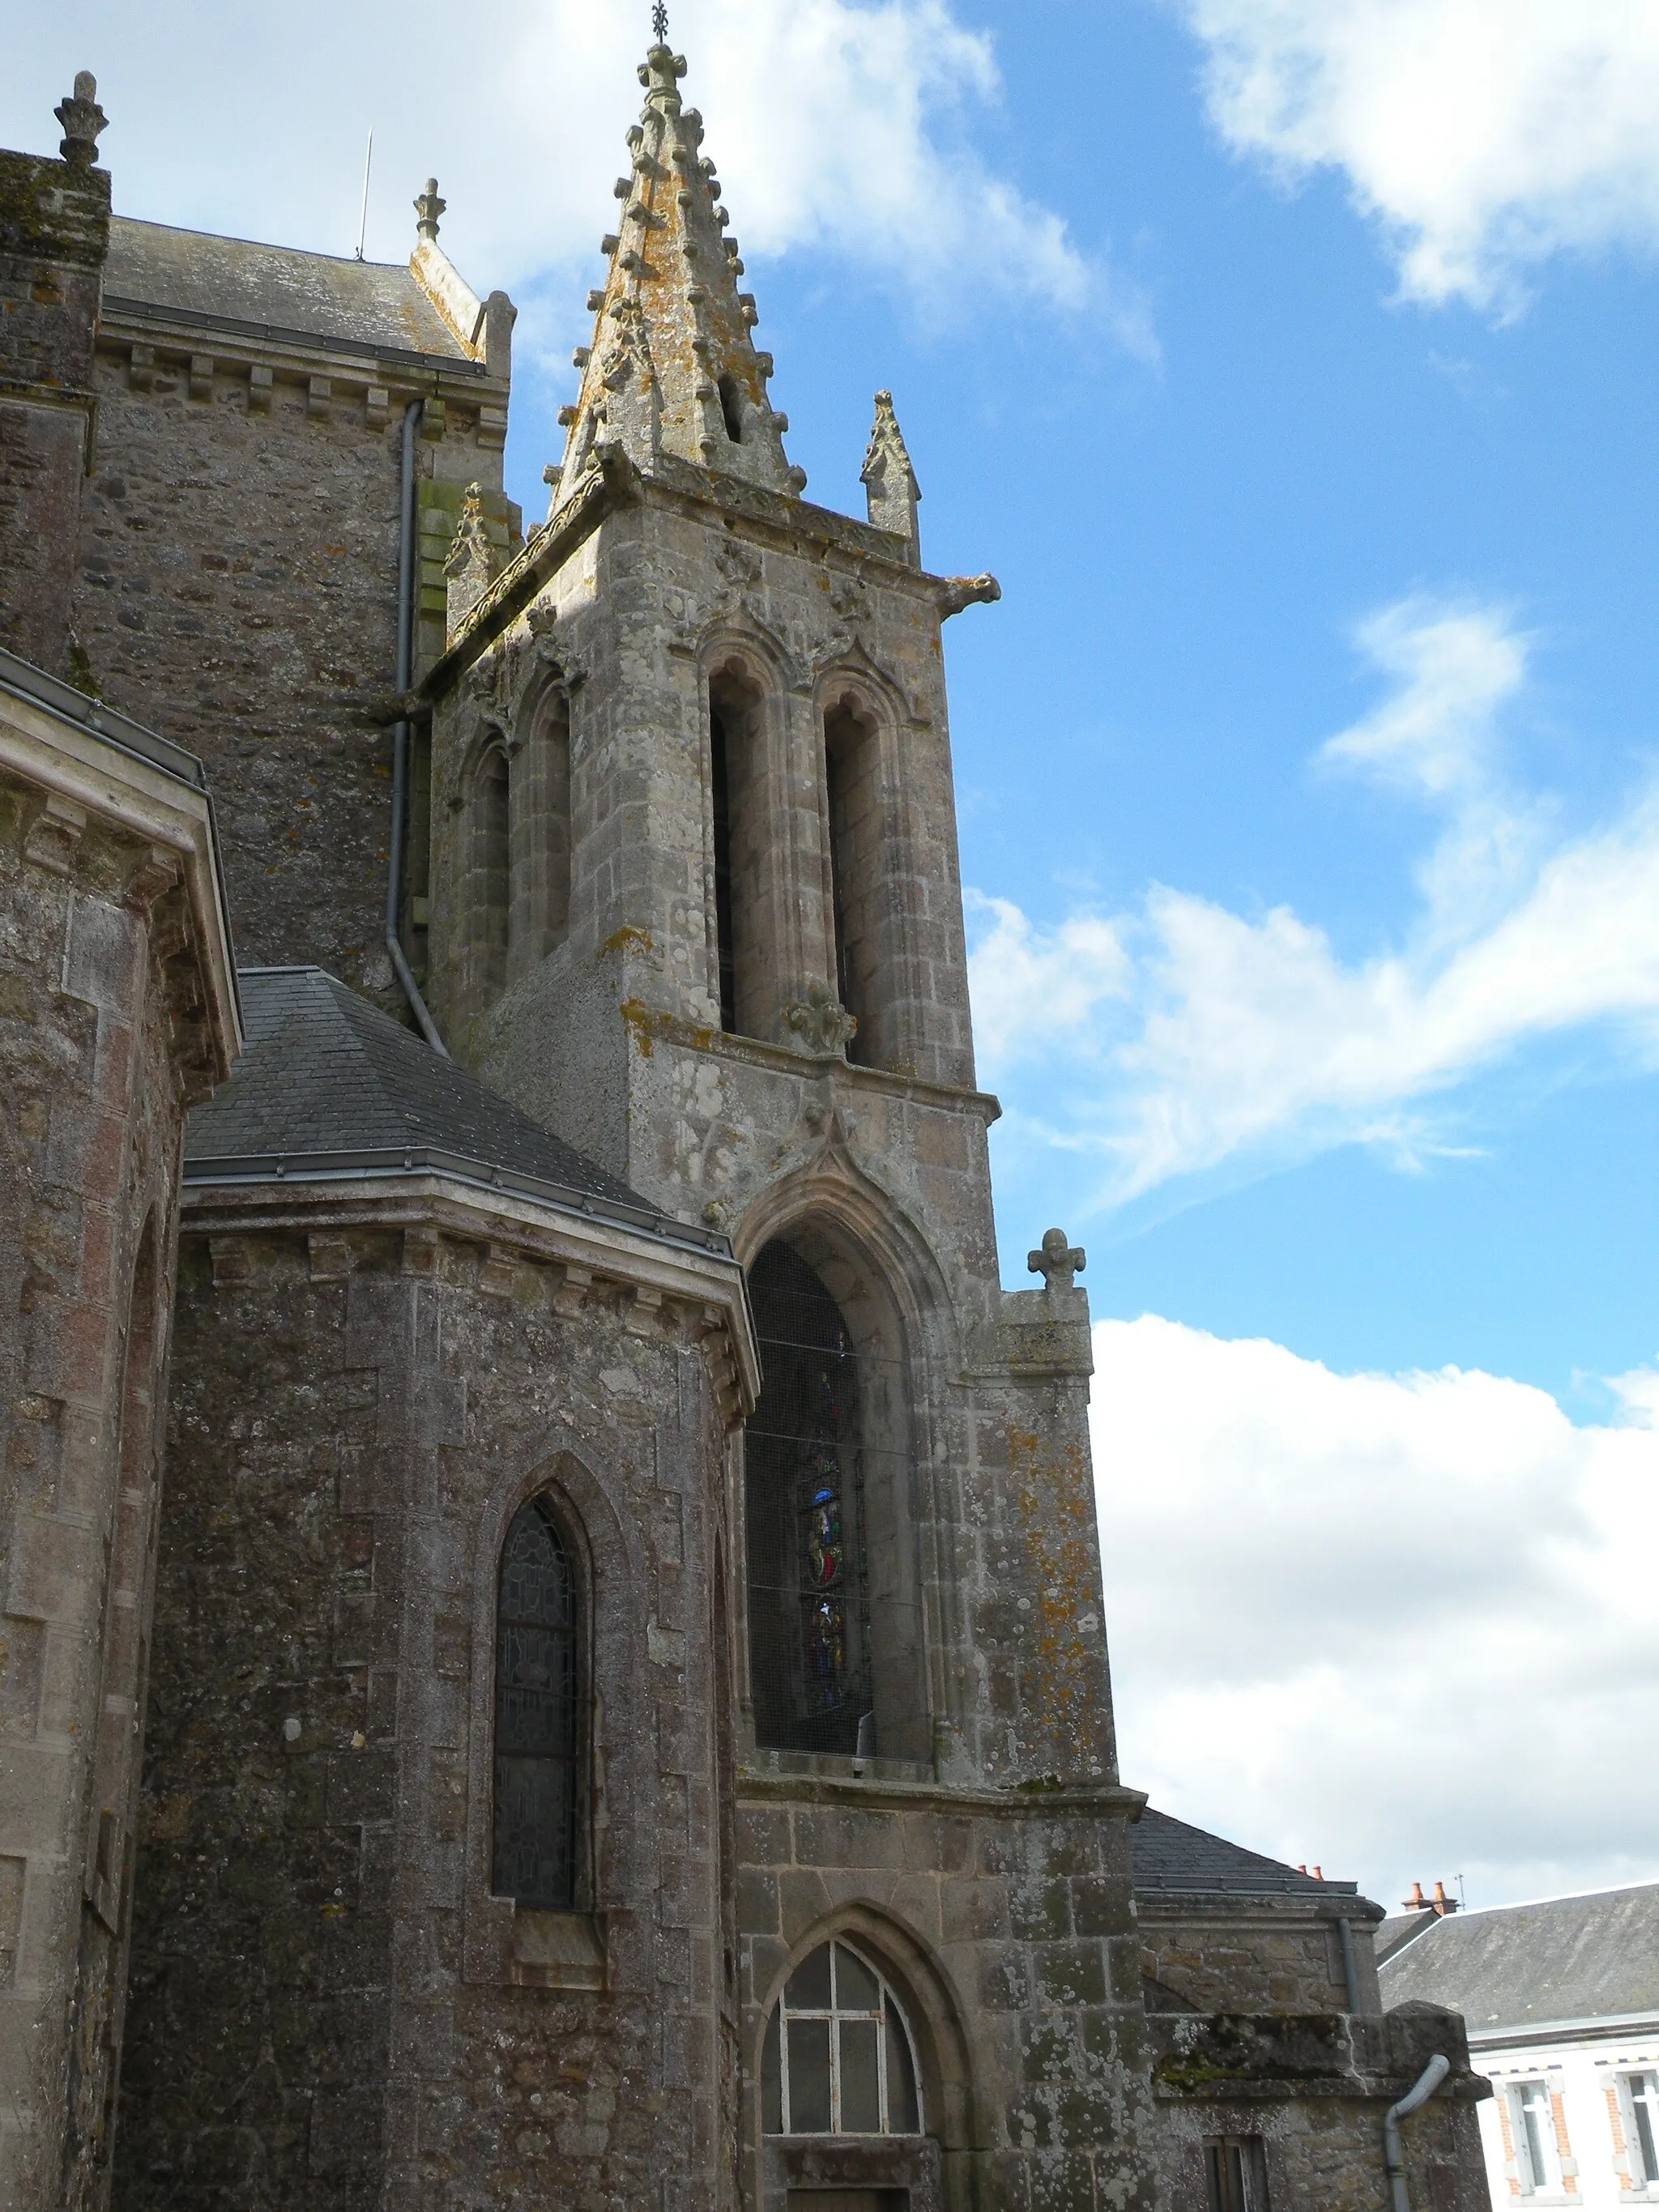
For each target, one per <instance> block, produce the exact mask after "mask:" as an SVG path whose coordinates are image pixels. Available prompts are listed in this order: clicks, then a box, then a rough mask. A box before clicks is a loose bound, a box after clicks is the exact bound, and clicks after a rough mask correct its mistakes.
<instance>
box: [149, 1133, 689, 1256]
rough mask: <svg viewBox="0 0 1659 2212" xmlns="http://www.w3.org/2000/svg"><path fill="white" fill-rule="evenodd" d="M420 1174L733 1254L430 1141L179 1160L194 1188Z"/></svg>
mask: <svg viewBox="0 0 1659 2212" xmlns="http://www.w3.org/2000/svg"><path fill="white" fill-rule="evenodd" d="M420 1175H441V1176H444V1177H445V1179H446V1180H447V1181H448V1182H460V1183H466V1184H469V1185H470V1186H471V1188H474V1189H476V1190H489V1191H495V1192H504V1193H506V1194H509V1195H511V1196H514V1197H521V1198H530V1199H534V1200H536V1202H537V1203H538V1205H541V1206H552V1207H554V1208H555V1209H556V1210H557V1211H558V1212H564V1213H580V1214H582V1215H584V1216H586V1218H588V1219H589V1220H592V1221H605V1222H609V1223H611V1225H614V1226H615V1227H617V1228H620V1229H632V1230H636V1231H639V1233H640V1234H641V1235H642V1236H646V1237H654V1238H656V1239H657V1240H658V1242H659V1243H668V1244H677V1245H679V1246H681V1247H683V1248H684V1249H685V1250H687V1251H691V1252H699V1253H703V1254H707V1255H713V1256H714V1258H715V1259H720V1260H730V1259H731V1258H732V1241H731V1239H730V1238H729V1237H722V1236H720V1234H719V1233H718V1232H717V1231H714V1230H704V1229H697V1228H694V1227H692V1226H691V1225H690V1224H688V1223H686V1222H684V1221H677V1220H675V1219H674V1218H673V1217H672V1215H671V1214H666V1213H658V1212H655V1211H653V1209H652V1208H651V1207H649V1206H628V1205H624V1204H623V1203H622V1202H621V1201H620V1200H616V1199H611V1198H605V1197H604V1196H600V1195H597V1194H594V1193H593V1192H592V1191H582V1190H573V1189H571V1188H569V1186H568V1184H565V1183H559V1182H549V1181H547V1180H546V1179H545V1178H544V1177H543V1176H532V1175H522V1174H520V1173H519V1172H518V1171H517V1170H514V1169H512V1168H503V1167H499V1166H496V1165H495V1164H493V1163H492V1162H490V1161H488V1160H478V1159H472V1158H468V1157H467V1156H465V1154H463V1153H459V1152H445V1151H443V1150H441V1148H440V1147H438V1146H434V1145H410V1146H404V1148H403V1149H402V1150H401V1151H400V1150H398V1148H397V1147H395V1146H386V1147H383V1148H381V1149H380V1150H378V1151H375V1150H369V1151H358V1152H270V1153H264V1154H259V1153H243V1154H240V1155H235V1156H232V1157H229V1158H223V1159H214V1158H206V1157H197V1158H190V1159H187V1160H186V1161H185V1169H184V1178H183V1180H184V1182H185V1187H186V1188H189V1189H198V1188H228V1187H234V1186H237V1185H246V1184H250V1183H272V1182H286V1183H329V1182H380V1181H383V1180H385V1179H386V1178H387V1177H391V1176H420Z"/></svg>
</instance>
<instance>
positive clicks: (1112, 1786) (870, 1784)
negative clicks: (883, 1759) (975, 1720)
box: [737, 1767, 1146, 1820]
mask: <svg viewBox="0 0 1659 2212" xmlns="http://www.w3.org/2000/svg"><path fill="white" fill-rule="evenodd" d="M737 1793H738V1803H739V1804H740V1805H753V1806H757V1807H759V1806H778V1805H837V1806H842V1807H845V1808H848V1809H850V1810H853V1811H856V1812H863V1813H951V1814H957V1816H958V1817H962V1816H964V1815H966V1816H971V1817H973V1818H976V1819H982V1818H985V1817H987V1816H989V1817H993V1818H996V1819H999V1820H1060V1819H1063V1820H1136V1819H1138V1818H1139V1814H1140V1813H1141V1810H1142V1808H1144V1807H1145V1805H1146V1791H1145V1790H1126V1789H1124V1788H1123V1787H1122V1785H1121V1784H1118V1783H1105V1782H1103V1783H1088V1784H1080V1785H1079V1786H1078V1787H1076V1788H1070V1787H1067V1786H1066V1785H1064V1784H1061V1785H1060V1786H1058V1787H1049V1786H1046V1785H1045V1786H1044V1787H1042V1788H1040V1789H1021V1788H1020V1787H1019V1786H1018V1784H1016V1785H1015V1787H1014V1788H1012V1790H982V1789H963V1788H961V1787H959V1786H957V1785H955V1784H951V1783H947V1782H896V1781H890V1780H887V1781H884V1780H878V1779H877V1778H874V1777H873V1776H858V1777H854V1776H852V1775H838V1774H763V1773H758V1772H757V1771H755V1769H754V1768H752V1767H744V1768H742V1769H740V1770H739V1771H738V1777H737Z"/></svg>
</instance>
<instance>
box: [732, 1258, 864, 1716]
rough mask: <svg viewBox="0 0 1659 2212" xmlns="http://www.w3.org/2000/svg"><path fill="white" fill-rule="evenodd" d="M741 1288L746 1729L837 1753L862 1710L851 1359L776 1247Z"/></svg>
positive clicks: (860, 1487)
mask: <svg viewBox="0 0 1659 2212" xmlns="http://www.w3.org/2000/svg"><path fill="white" fill-rule="evenodd" d="M749 1292H750V1302H751V1304H752V1306H753V1309H754V1315H755V1328H756V1334H757V1336H758V1337H759V1340H760V1353H761V1395H760V1402H759V1404H758V1405H757V1407H756V1408H755V1411H754V1413H753V1415H752V1416H751V1418H750V1421H749V1424H748V1426H747V1428H746V1429H745V1431H744V1479H745V1485H746V1491H747V1518H748V1536H749V1639H750V1686H751V1691H752V1694H753V1698H754V1705H755V1733H756V1737H757V1741H759V1742H760V1743H761V1744H763V1745H764V1746H767V1747H771V1748H774V1749H777V1750H784V1751H809V1752H811V1751H816V1752H841V1753H853V1752H855V1751H857V1750H858V1749H859V1748H860V1742H859V1723H860V1720H862V1719H864V1718H865V1717H866V1716H867V1715H868V1714H869V1713H870V1711H871V1691H870V1678H871V1667H870V1613H869V1604H868V1599H867V1589H868V1577H867V1575H866V1571H865V1551H864V1468H863V1455H862V1452H861V1450H860V1438H859V1375H858V1361H857V1358H856V1357H855V1355H854V1351H853V1347H852V1342H851V1340H850V1338H849V1337H848V1331H847V1324H846V1322H844V1321H843V1320H842V1315H841V1310H840V1308H839V1307H838V1306H837V1305H836V1302H835V1300H834V1298H832V1297H830V1295H829V1291H827V1290H825V1288H824V1286H823V1284H822V1283H821V1282H820V1281H819V1280H818V1278H817V1275H816V1274H815V1273H813V1271H812V1269H811V1267H808V1266H807V1264H806V1262H805V1261H804V1260H803V1259H801V1258H800V1256H799V1254H798V1253H796V1252H794V1251H793V1250H792V1249H790V1247H789V1246H788V1245H787V1244H784V1243H772V1244H769V1245H768V1246H767V1247H766V1249H765V1250H764V1251H763V1253H762V1254H761V1255H760V1257H759V1258H758V1259H757V1261H756V1262H755V1265H754V1267H753V1268H752V1270H751V1271H750V1278H749ZM868 1735H869V1731H868V1730H867V1729H866V1739H867V1737H868ZM864 1748H865V1749H866V1750H868V1749H870V1748H871V1745H870V1743H869V1742H868V1741H867V1740H866V1743H865V1745H864Z"/></svg>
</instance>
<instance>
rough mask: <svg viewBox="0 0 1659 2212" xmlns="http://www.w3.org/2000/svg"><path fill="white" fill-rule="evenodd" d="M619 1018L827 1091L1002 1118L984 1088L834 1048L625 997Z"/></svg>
mask: <svg viewBox="0 0 1659 2212" xmlns="http://www.w3.org/2000/svg"><path fill="white" fill-rule="evenodd" d="M623 1018H624V1019H625V1020H627V1022H628V1023H629V1026H630V1027H631V1028H632V1029H633V1030H635V1033H636V1035H644V1036H647V1037H648V1038H649V1040H650V1042H651V1043H652V1044H653V1046H654V1045H656V1044H677V1045H679V1046H682V1047H683V1048H684V1049H685V1050H686V1051H688V1052H700V1053H707V1054H709V1055H710V1056H711V1057H713V1058H715V1059H720V1060H738V1061H740V1062H742V1063H743V1064H744V1065H745V1066H750V1067H769V1068H771V1069H773V1070H774V1071H775V1073H778V1074H780V1075H789V1076H793V1077H794V1078H796V1079H800V1078H801V1077H803V1076H817V1077H818V1078H819V1079H821V1080H823V1081H827V1083H828V1084H829V1088H830V1090H831V1091H836V1092H838V1093H840V1094H842V1095H843V1096H845V1097H857V1096H858V1094H859V1092H860V1091H880V1092H883V1093H884V1094H885V1095H886V1096H887V1097H890V1098H908V1099H914V1100H915V1102H916V1103H917V1104H919V1105H922V1106H939V1107H945V1108H947V1109H951V1110H953V1111H955V1112H957V1113H966V1114H972V1115H975V1117H976V1118H977V1119H979V1120H980V1121H983V1122H984V1124H985V1126H986V1127H987V1128H989V1127H990V1126H991V1124H992V1122H993V1121H1000V1120H1001V1118H1002V1102H1001V1101H1000V1099H999V1098H996V1097H994V1096H993V1094H992V1093H991V1092H990V1091H963V1090H959V1089H957V1088H956V1087H955V1086H954V1085H951V1084H948V1083H930V1082H929V1081H928V1080H927V1078H926V1077H924V1076H920V1075H901V1074H898V1073H895V1072H894V1071H893V1070H892V1069H890V1068H885V1067H858V1066H854V1064H853V1062H852V1061H850V1060H843V1059H842V1057H841V1055H840V1054H837V1053H808V1052H799V1051H797V1050H796V1049H795V1048H794V1047H793V1045H787V1044H768V1043H767V1042H765V1041H764V1039H763V1038H760V1037H746V1036H732V1035H730V1034H729V1033H728V1032H727V1031H726V1030H714V1029H706V1028H703V1027H702V1026H700V1025H699V1024H697V1023H696V1022H690V1021H687V1020H685V1019H684V1018H683V1017H682V1016H680V1015H678V1014H671V1013H668V1012H658V1011H653V1010H652V1009H651V1008H648V1007H646V1006H641V1005H640V1004H639V1002H638V1001H636V1000H629V1001H628V1002H627V1004H626V1005H625V1006H623Z"/></svg>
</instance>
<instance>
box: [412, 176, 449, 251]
mask: <svg viewBox="0 0 1659 2212" xmlns="http://www.w3.org/2000/svg"><path fill="white" fill-rule="evenodd" d="M448 205H449V202H448V201H447V200H441V199H440V198H439V197H438V179H436V178H435V177H428V179H427V180H426V190H425V191H423V192H422V194H421V197H419V199H417V200H416V203H415V213H416V216H417V217H418V221H417V222H416V225H415V228H416V233H417V234H418V235H419V236H420V237H422V238H427V239H430V240H431V241H432V243H433V245H436V244H437V242H438V217H439V216H441V214H442V213H443V211H444V210H445V209H446V208H447V206H448Z"/></svg>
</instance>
